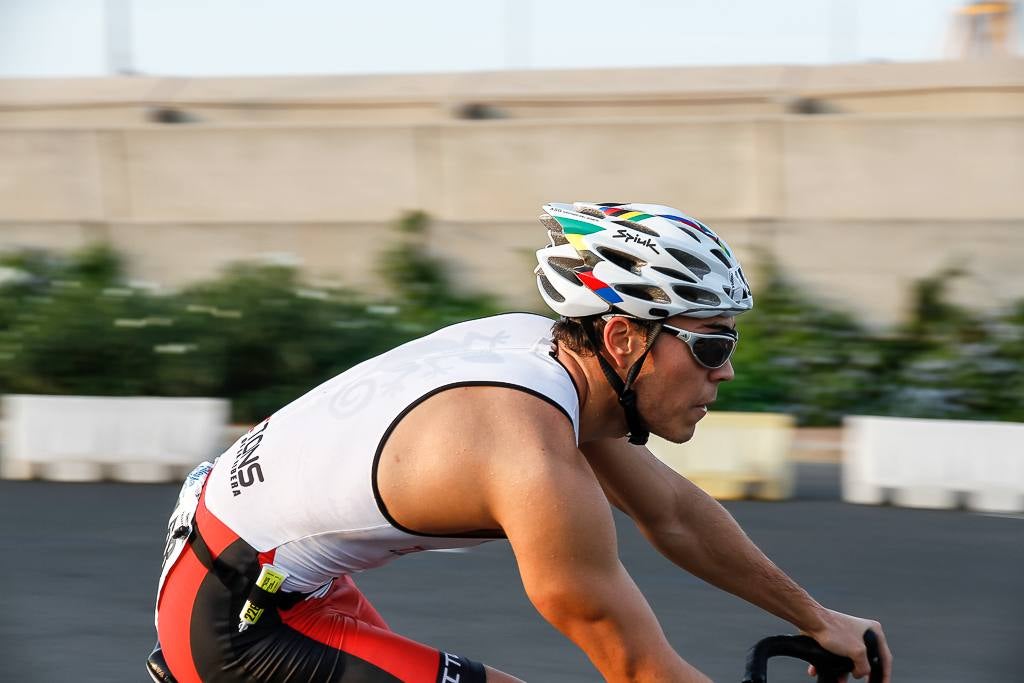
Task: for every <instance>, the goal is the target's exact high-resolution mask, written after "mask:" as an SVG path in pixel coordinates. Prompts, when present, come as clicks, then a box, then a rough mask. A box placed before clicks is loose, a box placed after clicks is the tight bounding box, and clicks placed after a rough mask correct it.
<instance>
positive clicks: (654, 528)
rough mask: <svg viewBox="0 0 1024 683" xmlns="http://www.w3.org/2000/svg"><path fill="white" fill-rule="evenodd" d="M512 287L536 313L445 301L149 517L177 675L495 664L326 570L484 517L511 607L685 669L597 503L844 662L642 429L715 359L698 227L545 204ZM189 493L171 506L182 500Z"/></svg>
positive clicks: (617, 661) (704, 386)
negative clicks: (458, 319)
mask: <svg viewBox="0 0 1024 683" xmlns="http://www.w3.org/2000/svg"><path fill="white" fill-rule="evenodd" d="M541 222H542V223H543V224H544V226H545V227H546V228H547V231H548V237H549V246H547V247H545V248H543V249H541V250H540V251H538V252H537V257H538V262H539V265H538V267H537V269H536V275H537V281H538V287H539V289H540V292H541V295H542V296H543V298H544V300H545V302H546V303H547V304H548V305H549V306H550V307H551V308H552V309H553V310H554V311H555V312H556V313H558V314H559V315H560V316H561V319H560V320H559V321H558V322H556V323H554V324H552V321H551V320H549V319H547V318H544V317H542V316H538V315H532V314H525V313H512V314H505V315H499V316H494V317H491V318H485V319H482V320H475V321H470V322H465V323H460V324H457V325H453V326H451V327H447V328H445V329H442V330H440V331H438V332H436V333H434V334H431V335H428V336H426V337H424V338H422V339H418V340H415V341H412V342H409V343H408V344H405V345H403V346H400V347H398V348H396V349H393V350H392V351H389V352H387V353H385V354H382V355H381V356H378V357H376V358H373V359H370V360H368V361H366V362H364V363H361V364H360V365H357V366H356V367H354V368H352V369H350V370H348V371H346V372H344V373H342V374H341V375H339V376H337V377H335V378H333V379H331V380H328V381H327V382H325V383H324V384H322V385H320V386H319V387H317V388H315V389H313V390H312V391H310V392H309V393H307V394H306V395H304V396H302V397H301V398H299V399H297V400H296V401H294V402H293V403H291V404H289V405H288V406H285V407H284V408H282V409H281V410H279V411H278V412H276V413H274V414H273V415H271V416H270V417H269V418H267V419H266V420H264V421H263V422H261V423H260V424H258V425H257V426H256V427H254V428H253V429H252V430H251V431H250V432H249V433H248V434H246V435H245V436H243V437H242V438H240V439H239V440H238V442H236V443H235V444H234V445H233V446H232V447H231V449H229V450H228V451H226V452H225V453H224V454H223V455H222V456H221V457H220V458H219V459H218V461H217V463H216V465H215V466H213V467H212V471H209V469H210V468H209V467H205V468H199V469H197V471H196V472H193V474H192V475H190V479H189V481H188V482H186V487H185V489H183V492H182V497H181V499H180V500H181V501H182V503H181V504H180V505H179V509H178V510H176V511H175V514H174V515H173V516H172V520H171V524H170V529H169V532H170V533H169V539H168V549H167V553H166V558H165V566H164V573H163V576H162V577H161V587H160V589H159V594H158V602H157V629H158V634H159V642H160V645H161V646H162V650H163V657H164V658H165V660H166V665H167V667H169V669H170V673H171V674H172V675H173V676H174V678H176V679H177V680H178V681H285V680H288V681H292V680H295V681H341V682H349V681H367V682H370V681H407V682H411V683H418V682H424V683H434V682H435V681H457V682H459V683H478V682H482V681H485V680H486V681H489V682H491V683H495V682H502V681H516V680H518V679H516V678H514V677H513V676H510V675H509V674H505V673H502V672H499V671H497V670H495V669H492V668H490V667H486V666H484V665H482V664H480V663H477V662H474V661H472V660H470V659H466V658H464V657H461V656H456V655H453V654H450V653H445V652H441V651H439V650H436V649H434V648H432V647H430V646H427V645H423V644H420V643H417V642H414V641H411V640H409V639H406V638H404V637H402V636H399V635H397V634H395V633H394V632H392V631H391V630H390V629H389V628H388V627H387V625H386V624H385V622H384V621H383V619H382V618H381V617H380V615H378V614H377V612H376V611H375V610H374V609H373V607H372V606H371V605H370V604H369V602H368V601H367V600H366V599H365V597H363V596H362V595H361V594H360V593H359V591H358V590H357V589H356V587H355V585H354V583H353V582H352V580H351V578H350V576H351V575H352V574H354V573H356V572H359V571H363V570H366V569H370V568H372V567H375V566H379V565H381V564H383V563H385V562H388V561H390V560H392V559H394V558H396V557H398V556H401V555H404V554H407V553H411V552H417V551H422V550H430V549H441V548H454V547H463V546H470V545H476V544H479V543H483V542H485V541H487V540H493V539H507V540H508V541H509V543H510V544H511V546H512V549H513V551H514V553H515V556H516V561H517V564H518V567H519V571H520V575H521V577H522V581H523V586H524V588H525V590H526V593H527V595H528V597H529V598H530V600H531V601H532V603H533V604H534V606H535V607H536V608H537V610H538V611H539V612H540V613H541V614H542V615H543V616H544V618H545V619H547V620H548V621H549V622H550V623H551V624H553V625H554V626H555V627H556V628H557V629H559V630H560V631H561V632H562V633H564V634H565V635H566V636H567V637H568V638H570V639H571V640H572V641H573V642H575V643H576V644H577V645H578V646H579V647H580V648H581V649H583V651H584V652H585V653H586V654H587V656H588V657H589V658H590V660H591V662H593V664H594V666H595V667H596V668H597V669H598V670H599V671H600V673H601V674H602V675H603V676H604V677H605V678H606V679H608V680H613V681H634V680H637V681H648V680H651V681H653V680H664V681H706V680H708V679H707V678H706V677H705V676H704V675H703V674H701V673H700V672H699V671H697V670H696V669H695V668H694V667H692V666H691V665H689V664H688V663H687V662H686V661H684V660H683V659H682V658H681V657H680V656H679V655H678V654H677V653H676V652H675V651H674V650H673V649H672V647H671V646H670V645H669V643H668V641H667V640H666V638H665V635H664V633H663V632H662V630H661V627H660V626H659V624H658V622H657V619H656V618H655V616H654V614H653V612H652V611H651V608H650V606H649V605H648V604H647V602H646V600H645V599H644V597H643V595H642V594H641V593H640V591H639V590H638V589H637V587H636V585H635V584H634V583H633V581H632V579H631V578H630V577H629V575H628V574H627V572H626V570H625V569H624V568H623V566H622V564H621V563H620V562H619V558H618V554H617V549H616V538H615V529H614V525H613V520H612V513H611V505H614V506H615V507H618V508H619V509H620V510H622V511H623V512H625V513H626V514H628V515H629V516H630V517H631V518H632V519H633V521H634V522H635V523H636V524H637V525H638V527H639V528H640V530H641V531H642V532H643V533H644V535H645V536H646V537H647V538H648V539H649V540H650V542H651V543H652V544H653V545H654V546H655V547H656V548H657V549H658V550H659V551H661V552H662V553H663V554H664V555H665V556H666V557H668V558H669V559H670V560H672V561H673V562H675V563H676V564H677V565H679V566H680V567H682V568H683V569H685V570H686V571H688V572H690V573H692V574H694V575H696V576H698V577H700V578H702V579H704V580H706V581H708V582H709V583H711V584H713V585H715V586H718V587H719V588H721V589H723V590H727V591H729V592H731V593H734V594H735V595H738V596H739V597H741V598H744V599H745V600H748V601H749V602H751V603H753V604H755V605H758V606H759V607H762V608H763V609H765V610H767V611H769V612H771V613H772V614H775V615H777V616H779V617H781V618H783V619H785V620H787V621H789V622H790V623H792V624H793V625H794V626H796V627H797V628H798V629H800V630H801V631H802V632H804V633H806V634H808V635H810V636H812V637H813V638H815V639H816V640H817V641H818V642H819V643H821V644H822V645H823V646H824V647H826V648H827V649H829V650H831V651H833V652H835V653H837V654H841V655H846V656H849V657H850V658H852V659H853V661H854V664H855V667H854V671H853V673H854V675H855V676H858V677H860V676H863V675H866V674H867V672H868V662H867V657H866V655H865V647H864V641H863V635H864V633H865V631H866V630H867V629H869V628H870V629H873V630H874V631H875V632H876V634H877V635H878V637H879V642H880V649H881V652H882V658H883V663H884V668H885V679H884V680H885V681H886V683H888V681H889V669H890V661H891V656H890V654H889V651H888V649H887V647H886V645H885V639H884V635H883V633H882V630H881V628H880V626H879V625H878V623H877V622H874V621H868V620H865V619H860V618H857V617H852V616H848V615H845V614H841V613H838V612H834V611H832V610H828V609H826V608H824V607H822V606H821V605H819V604H818V603H817V602H815V601H814V600H813V599H812V598H811V597H810V596H809V595H808V594H807V593H806V592H805V591H804V590H803V589H801V588H800V587H799V586H798V585H796V583H794V582H793V581H792V580H791V579H790V578H789V577H787V576H786V575H785V574H784V573H783V572H782V571H781V570H779V569H778V568H777V567H776V566H775V565H774V564H772V563H771V561H769V560H768V558H766V557H765V556H764V555H763V554H762V553H761V552H760V551H759V550H758V549H757V547H756V546H754V544H753V543H752V542H751V541H750V540H749V539H748V538H747V537H746V536H745V535H744V533H743V532H742V530H741V529H740V528H739V527H738V526H737V524H736V523H735V521H734V520H733V518H732V517H731V516H730V515H729V514H728V512H726V511H725V509H724V508H722V507H721V506H720V505H719V504H718V503H717V502H715V501H714V500H713V499H711V498H710V497H709V496H707V495H706V494H705V493H704V492H703V491H701V490H700V489H698V488H697V487H696V486H694V485H693V484H691V483H690V482H689V481H687V480H686V479H685V478H683V477H681V476H680V475H678V474H677V473H676V472H674V471H673V470H671V469H670V468H669V467H667V466H666V465H664V464H663V463H661V462H660V461H659V460H657V459H656V458H655V457H654V456H653V455H652V454H651V453H650V451H648V450H647V449H646V448H645V447H644V443H645V442H646V440H647V437H648V435H649V434H650V433H654V434H657V435H659V436H661V437H663V438H665V439H668V440H670V441H673V442H676V443H682V442H684V441H687V440H689V439H690V438H691V437H692V435H693V433H694V429H695V426H696V423H697V422H698V421H699V420H700V419H701V418H702V417H703V416H704V414H706V413H707V410H708V407H709V406H710V405H711V404H712V403H713V402H714V401H715V398H716V395H717V392H718V386H719V385H720V384H721V383H722V382H726V381H728V380H730V379H732V377H733V369H732V365H731V363H730V358H731V356H732V352H733V350H734V349H735V346H736V343H737V340H738V334H737V332H736V329H735V316H736V315H738V314H740V313H743V312H745V311H747V310H749V309H750V308H751V306H752V305H753V299H752V297H751V293H750V289H749V286H748V284H747V281H746V278H745V277H744V275H743V272H742V270H741V268H740V265H739V263H738V261H737V260H736V258H735V256H734V255H733V254H732V252H731V250H730V249H729V247H728V245H726V244H725V242H724V241H722V240H721V239H720V238H719V237H718V236H717V235H716V234H715V233H714V232H713V231H711V230H710V229H709V228H708V227H707V226H705V225H704V224H703V223H701V222H699V221H697V220H695V219H693V218H691V217H688V216H686V215H685V214H682V213H681V212H679V211H677V210H676V209H672V208H670V207H666V206H660V205H651V204H616V203H602V204H595V203H576V204H548V205H545V207H544V215H543V216H541ZM193 510H194V512H193Z"/></svg>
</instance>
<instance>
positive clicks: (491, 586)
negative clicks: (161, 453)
mask: <svg viewBox="0 0 1024 683" xmlns="http://www.w3.org/2000/svg"><path fill="white" fill-rule="evenodd" d="M836 477H837V471H836V468H835V466H830V465H813V466H812V465H804V466H801V467H800V478H799V486H798V492H797V498H796V499H795V500H793V501H790V502H785V503H757V502H738V503H729V504H728V505H727V507H728V508H729V510H730V511H731V512H732V514H733V515H734V516H735V517H736V518H737V520H738V521H739V522H740V524H741V525H742V526H743V527H744V528H745V529H746V530H747V533H748V534H749V535H750V536H751V537H752V538H753V539H754V541H755V542H757V543H758V544H759V545H760V546H761V547H762V549H764V550H765V552H767V553H768V555H769V556H770V557H772V558H773V559H774V560H775V561H776V562H777V563H778V564H779V565H780V566H782V567H783V568H784V569H786V570H787V571H788V572H789V573H790V574H791V575H792V576H794V577H795V578H796V579H797V580H798V581H799V582H801V583H802V584H803V585H804V586H805V587H806V588H807V589H808V590H809V591H810V592H811V593H812V594H813V595H815V596H816V597H817V598H818V599H819V600H820V601H822V602H823V603H825V604H827V605H829V606H831V607H833V608H835V609H839V610H842V611H846V612H852V613H856V614H860V615H863V616H872V617H874V618H877V619H879V620H880V621H881V622H882V624H883V625H884V626H885V628H886V632H887V634H888V637H889V640H890V643H891V644H892V647H893V650H894V651H895V653H896V657H897V659H896V676H895V681H898V682H901V683H908V682H912V681H920V682H924V681H928V682H929V683H947V682H948V683H975V682H978V683H984V682H988V681H991V682H993V683H995V682H999V683H1010V682H1011V681H1024V670H1022V669H1021V668H1020V667H1021V665H1020V664H1018V662H1019V661H1020V655H1019V651H1020V649H1021V647H1022V646H1024V619H1022V613H1024V518H1022V517H1020V516H1003V517H1000V516H985V515H977V514H971V513H967V512H962V511H921V510H905V509H896V508H887V507H881V508H878V507H860V506H853V505H846V504H843V503H841V502H839V501H838V500H837V498H838V488H837V484H836ZM176 490H177V487H176V486H169V485H167V486H163V485H161V486H147V485H127V484H55V483H45V482H8V481H0V512H2V515H0V566H2V567H3V570H2V572H0V577H2V583H0V681H5V682H20V681H30V682H33V683H34V682H36V681H75V682H76V683H89V682H93V681H95V682H111V681H143V680H147V679H146V677H145V673H144V671H143V668H142V662H143V660H144V658H145V656H146V655H147V654H148V652H149V649H150V647H151V646H152V644H153V640H154V635H153V626H152V599H153V590H154V586H155V581H156V575H157V570H158V564H159V557H160V551H161V549H162V541H163V539H162V535H163V525H164V522H165V519H166V516H167V514H168V513H169V508H170V506H171V504H172V502H173V499H174V496H175V493H176ZM617 521H618V523H619V541H620V554H621V556H622V558H623V561H624V563H625V565H626V567H627V568H628V569H629V571H630V573H631V574H632V575H633V577H634V579H635V580H636V582H637V583H638V584H639V586H640V588H641V590H643V592H644V593H645V594H646V595H647V597H648V600H649V601H650V602H651V604H652V605H653V607H654V610H655V612H656V613H657V614H658V617H659V619H660V620H661V623H662V625H663V626H664V629H665V632H666V634H667V635H668V638H669V640H670V641H671V642H672V643H673V645H674V646H675V647H676V649H677V650H678V651H679V652H680V653H682V654H683V656H684V657H686V658H687V659H689V660H690V661H691V662H692V663H694V664H695V665H697V666H698V667H700V668H701V669H702V670H704V671H705V672H706V673H708V674H709V675H710V676H712V677H713V678H714V679H715V680H716V681H724V682H729V681H739V680H740V678H741V675H742V665H743V661H744V655H745V652H746V649H747V647H748V646H749V645H751V644H752V643H753V642H754V641H756V640H757V639H759V638H761V637H763V636H766V635H771V634H775V633H785V632H791V630H792V629H791V627H789V625H788V624H785V623H784V622H781V621H779V620H778V619H776V618H774V617H772V616H769V615H766V614H764V613H762V612H760V611H759V610H757V609H756V608H754V607H751V606H750V605H747V604H746V603H744V602H742V601H740V600H738V599H736V598H734V597H732V596H729V595H726V594H724V593H721V592H719V591H717V590H715V589H713V588H711V587H709V586H707V585H706V584H703V583H702V582H700V581H698V580H696V579H694V578H692V577H690V576H688V575H687V574H685V573H684V572H682V571H680V570H678V569H676V568H675V567H674V566H673V565H672V564H670V563H669V562H667V561H666V560H664V559H663V558H662V557H661V556H660V555H658V554H657V553H656V552H655V551H653V550H652V549H651V548H650V547H649V546H647V545H646V543H645V541H644V540H643V539H642V538H641V537H640V536H639V534H638V533H637V532H636V530H635V529H634V528H633V527H632V525H631V524H630V522H629V521H628V520H627V519H625V518H621V517H620V518H618V520H617ZM357 582H358V584H359V586H360V587H361V588H362V589H363V591H364V592H365V593H366V594H367V596H368V597H369V598H370V599H371V601H373V602H374V604H375V605H376V606H377V608H378V609H379V610H380V611H381V612H382V614H383V615H384V617H385V619H387V620H388V621H389V623H390V624H391V626H392V628H394V629H395V630H397V631H399V632H401V633H404V634H406V635H408V636H411V637H413V638H416V639H419V640H422V641H424V642H427V643H430V644H433V645H435V646H437V647H440V648H443V649H446V650H448V651H452V652H457V653H460V654H464V655H465V656H467V657H471V658H473V659H477V660H481V661H484V662H487V663H488V664H491V665H493V666H496V667H498V668H501V669H505V670H507V671H509V672H511V673H515V674H517V675H519V676H520V677H523V678H525V679H527V680H530V681H558V682H563V681H564V682H567V683H568V682H573V683H575V682H577V681H594V680H599V677H598V676H597V675H596V673H595V672H594V670H593V669H592V668H591V667H590V665H589V663H588V662H587V660H586V658H585V657H584V656H583V655H582V654H581V653H580V652H579V651H577V650H576V649H575V647H574V646H573V645H572V644H571V643H570V642H569V641H567V640H565V639H564V638H563V637H562V636H561V635H559V634H558V633H557V632H556V631H554V630H553V629H552V628H551V627H550V626H548V625H547V624H546V623H545V622H544V621H543V620H542V619H541V618H540V617H539V616H538V615H537V614H536V613H535V612H534V611H533V609H532V607H531V606H530V604H529V603H528V602H527V600H526V597H525V596H524V594H523V590H522V587H521V585H520V583H519V580H518V577H517V575H516V571H515V564H514V561H513V558H512V556H511V554H510V552H509V549H508V547H507V544H504V543H490V544H486V545H484V546H482V547H481V548H480V549H477V550H473V551H471V552H468V553H421V554H418V555H411V556H407V557H404V558H401V559H399V560H397V561H396V562H393V563H392V564H390V565H388V566H385V567H382V568H380V569H377V570H374V571H372V572H369V573H367V574H365V575H363V576H360V577H358V578H357ZM801 671H802V667H800V666H799V665H797V664H796V663H793V664H786V663H780V664H779V665H776V666H773V667H772V670H771V674H772V678H771V680H772V681H790V680H791V681H800V680H809V679H807V678H806V677H805V676H804V675H803V674H802V673H801Z"/></svg>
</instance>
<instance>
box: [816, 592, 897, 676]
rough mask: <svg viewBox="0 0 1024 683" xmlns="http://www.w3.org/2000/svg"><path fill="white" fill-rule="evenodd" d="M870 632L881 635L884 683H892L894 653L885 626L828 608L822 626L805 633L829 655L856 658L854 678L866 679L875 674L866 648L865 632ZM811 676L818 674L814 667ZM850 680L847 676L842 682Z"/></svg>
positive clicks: (879, 637) (879, 639)
mask: <svg viewBox="0 0 1024 683" xmlns="http://www.w3.org/2000/svg"><path fill="white" fill-rule="evenodd" d="M868 629H871V630H872V631H874V632H875V635H876V636H878V654H879V657H880V658H881V660H882V672H883V673H882V683H890V681H891V680H892V653H891V652H890V651H889V646H888V644H887V643H886V642H885V634H884V633H883V632H882V625H881V624H879V623H878V622H877V621H871V620H869V619H861V618H860V617H854V616H850V615H849V614H843V613H842V612H836V611H834V610H830V609H827V610H825V613H824V615H823V616H822V626H821V627H820V628H819V629H815V630H814V631H806V632H805V633H806V634H807V635H809V636H810V637H812V638H814V639H815V640H816V641H818V644H819V645H821V646H822V647H823V648H825V649H826V650H828V651H829V652H832V653H835V654H837V655H843V656H846V657H849V658H850V659H852V660H853V677H854V678H863V677H864V676H867V675H868V674H869V673H871V666H870V664H868V654H867V646H865V645H864V633H865V632H866V631H867V630H868ZM807 673H808V674H810V675H811V676H816V675H817V672H816V671H815V670H814V667H813V666H812V667H809V668H808V670H807ZM846 680H847V679H846V677H845V676H844V677H843V678H842V679H840V683H846Z"/></svg>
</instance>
